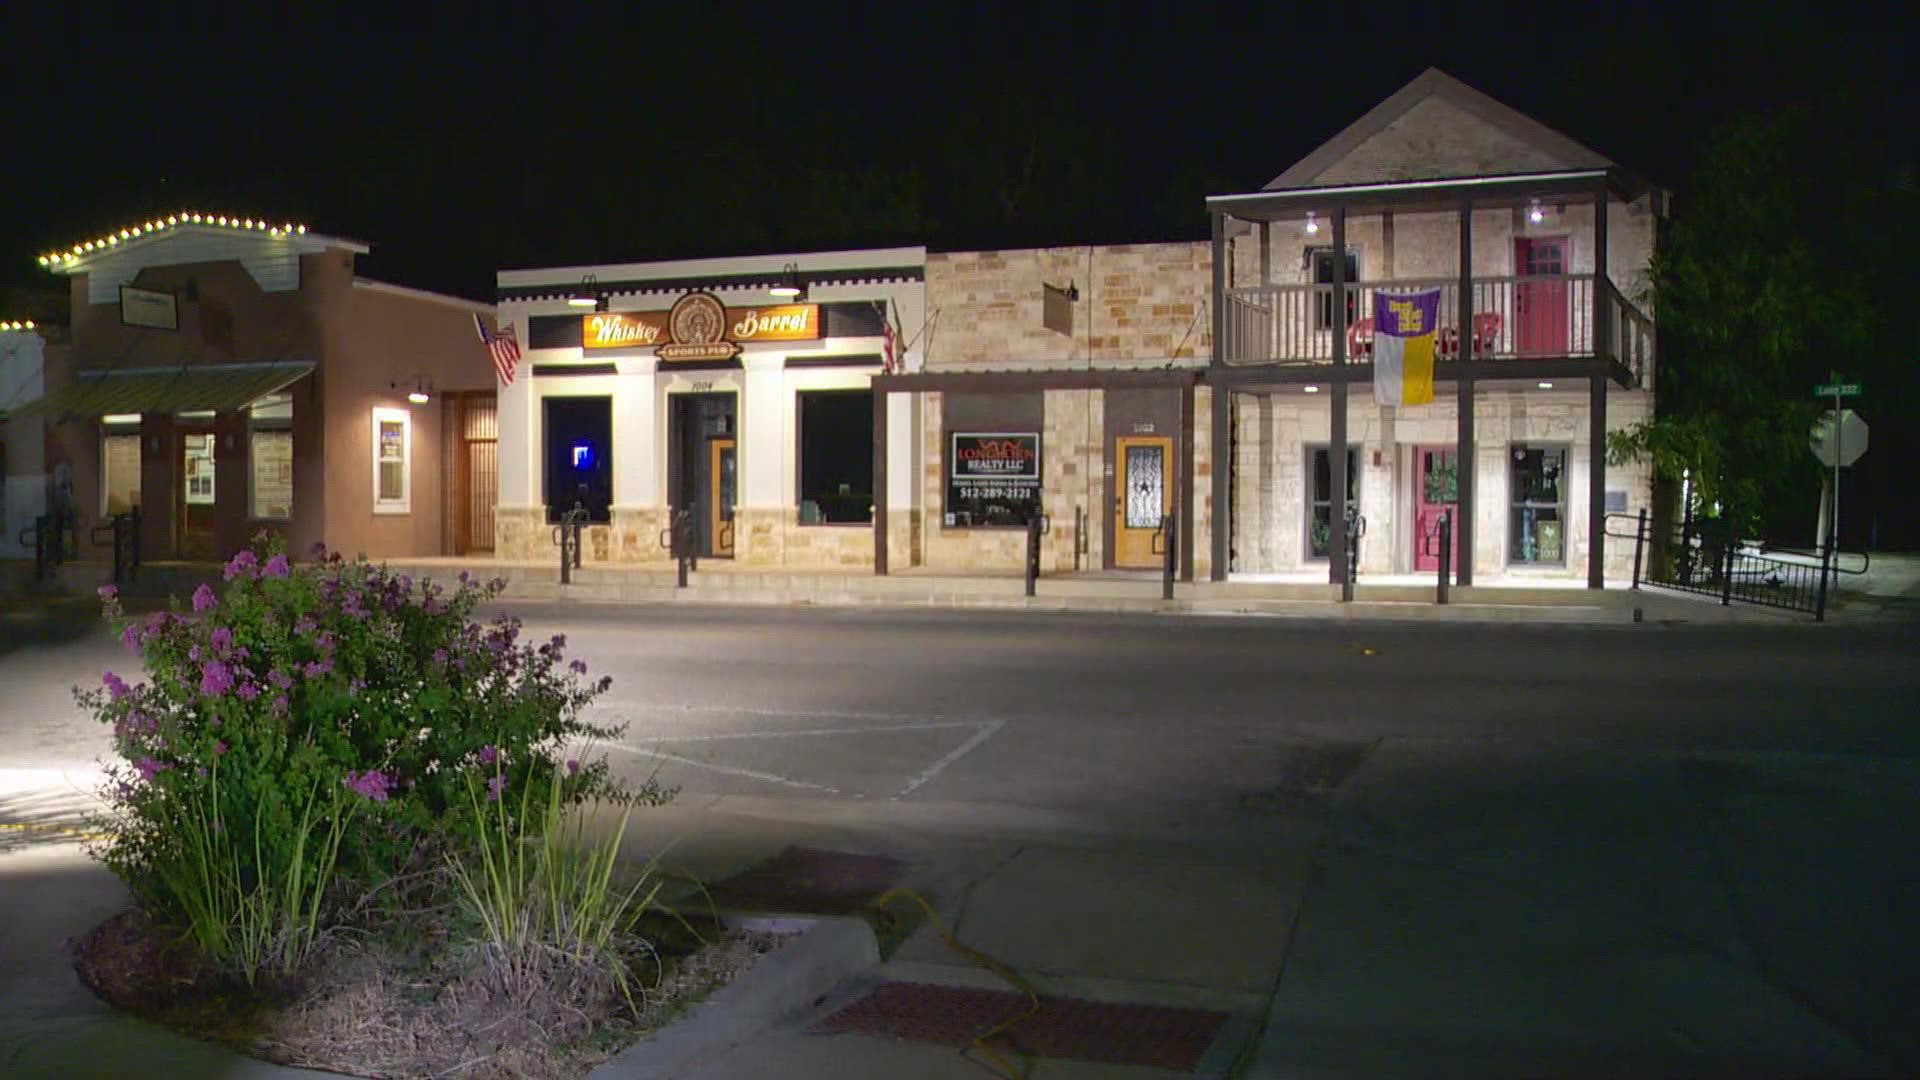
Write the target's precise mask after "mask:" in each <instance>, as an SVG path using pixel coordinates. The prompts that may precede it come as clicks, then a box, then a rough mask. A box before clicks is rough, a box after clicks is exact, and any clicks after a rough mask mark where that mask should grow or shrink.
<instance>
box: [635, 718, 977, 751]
mask: <svg viewBox="0 0 1920 1080" xmlns="http://www.w3.org/2000/svg"><path fill="white" fill-rule="evenodd" d="M979 726H981V722H980V721H978V720H941V721H937V722H935V723H931V724H883V725H879V726H876V727H836V728H803V729H800V730H796V731H735V732H729V733H727V734H724V735H661V736H659V737H658V738H652V739H637V740H635V741H634V742H633V743H632V744H631V745H634V746H655V745H658V744H660V743H699V742H721V741H723V740H729V739H779V738H784V737H786V736H788V735H796V736H797V735H865V734H868V733H869V732H875V731H933V730H935V729H938V728H956V727H970V728H977V727H979Z"/></svg>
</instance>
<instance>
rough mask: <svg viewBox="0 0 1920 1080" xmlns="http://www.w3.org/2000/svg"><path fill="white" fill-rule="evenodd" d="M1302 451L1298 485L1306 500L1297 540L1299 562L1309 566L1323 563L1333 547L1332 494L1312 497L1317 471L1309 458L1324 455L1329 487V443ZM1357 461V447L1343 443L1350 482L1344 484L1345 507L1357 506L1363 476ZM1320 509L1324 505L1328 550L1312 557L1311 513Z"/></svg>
mask: <svg viewBox="0 0 1920 1080" xmlns="http://www.w3.org/2000/svg"><path fill="white" fill-rule="evenodd" d="M1305 448H1306V453H1305V454H1304V455H1302V462H1303V463H1304V465H1305V469H1306V475H1305V476H1304V477H1303V478H1302V483H1301V485H1300V488H1301V490H1302V491H1304V492H1306V496H1307V497H1306V507H1305V510H1306V518H1305V521H1304V522H1303V525H1304V528H1303V530H1302V533H1301V537H1300V541H1301V547H1300V551H1301V554H1302V556H1303V558H1302V560H1301V561H1302V562H1310V563H1323V562H1326V561H1327V560H1328V559H1329V558H1331V557H1332V554H1331V548H1332V545H1333V539H1332V523H1333V492H1332V491H1328V492H1327V497H1326V498H1325V499H1319V498H1315V497H1314V479H1315V477H1316V476H1318V472H1317V471H1316V470H1315V468H1314V460H1313V459H1314V455H1316V454H1325V455H1327V482H1328V483H1329V484H1331V483H1332V482H1333V444H1331V443H1306V444H1305ZM1360 459H1361V446H1360V444H1359V443H1348V444H1347V461H1348V462H1349V463H1350V464H1349V466H1348V469H1347V473H1348V478H1349V480H1350V483H1348V484H1347V504H1348V505H1350V506H1358V505H1359V503H1360V483H1361V481H1362V480H1363V479H1364V478H1365V476H1366V470H1365V469H1363V468H1361V467H1360ZM1321 506H1325V507H1326V508H1327V523H1328V539H1327V545H1328V548H1329V551H1328V554H1324V555H1316V554H1314V551H1313V512H1314V511H1315V510H1316V509H1318V508H1319V507H1321Z"/></svg>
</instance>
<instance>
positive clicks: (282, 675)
mask: <svg viewBox="0 0 1920 1080" xmlns="http://www.w3.org/2000/svg"><path fill="white" fill-rule="evenodd" d="M267 681H268V682H270V683H272V684H273V685H274V686H275V687H277V688H278V689H281V690H291V689H293V676H291V675H288V674H287V673H286V672H284V671H281V670H280V669H279V668H274V669H273V670H272V671H269V672H267Z"/></svg>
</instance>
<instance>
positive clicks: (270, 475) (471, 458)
mask: <svg viewBox="0 0 1920 1080" xmlns="http://www.w3.org/2000/svg"><path fill="white" fill-rule="evenodd" d="M367 250H368V248H367V245H365V244H363V243H360V242H358V241H354V240H348V239H345V238H342V237H335V236H323V235H320V234H318V233H314V232H309V231H308V230H307V229H306V228H305V227H304V226H301V225H296V224H291V223H281V222H270V221H267V220H264V219H249V218H243V217H233V216H228V215H214V214H201V213H178V214H169V215H167V216H165V217H162V218H155V219H152V220H148V221H144V222H140V223H138V224H134V225H129V226H127V227H126V228H124V229H119V230H116V231H115V232H114V233H112V234H110V235H108V236H104V237H101V238H99V239H96V240H90V241H85V242H82V243H79V244H75V245H72V246H71V247H70V248H68V249H66V250H64V251H60V252H55V253H52V254H49V255H46V256H43V257H42V258H41V260H40V262H41V265H42V266H43V267H45V268H46V269H48V270H49V271H51V272H53V273H56V274H59V275H62V276H65V277H66V278H67V279H68V282H69V285H70V289H71V326H70V328H69V331H68V335H67V341H66V344H65V347H64V348H63V349H62V350H59V351H58V352H54V351H49V352H48V354H47V357H46V361H45V363H44V365H43V371H42V372H41V373H40V374H41V376H42V385H41V386H40V387H39V388H38V389H39V391H40V393H39V395H38V396H35V397H32V398H31V399H29V400H24V401H18V402H10V403H9V412H8V416H7V423H8V426H9V427H10V428H11V427H23V426H25V425H28V424H34V423H44V424H45V425H46V429H47V436H46V440H45V444H46V453H45V460H44V461H43V462H41V463H38V464H39V465H40V468H41V469H43V470H44V471H45V473H46V474H47V475H49V476H59V477H61V478H62V484H63V487H64V488H66V489H67V490H66V491H63V493H62V495H63V498H68V499H70V503H71V505H72V507H73V508H74V510H75V511H76V513H77V515H78V517H79V519H80V520H79V522H78V524H79V525H80V526H81V527H82V528H84V527H85V526H86V525H88V524H90V523H93V522H96V521H100V520H104V519H106V518H108V517H110V516H112V515H115V514H121V513H125V512H127V511H129V510H132V509H134V508H136V507H137V508H138V509H139V511H140V517H141V540H142V554H143V556H144V557H145V558H146V559H149V560H163V559H218V558H224V557H226V556H227V555H229V554H231V553H232V552H233V551H235V550H237V549H238V548H240V547H241V546H243V545H244V544H246V543H247V541H248V540H249V539H250V538H251V537H252V536H253V535H254V534H255V533H256V532H258V531H260V530H262V529H268V530H273V531H278V532H280V533H282V534H283V535H284V536H285V537H286V538H287V541H288V543H289V545H290V546H292V547H294V548H296V549H304V548H305V547H306V546H307V545H309V544H311V543H312V542H314V541H320V540H324V541H325V542H326V543H328V544H329V545H331V546H333V547H336V548H339V549H341V550H345V551H348V552H364V553H366V554H368V555H371V556H375V557H381V556H417V555H441V554H458V553H463V552H466V551H472V550H476V549H485V548H488V547H490V546H491V540H490V533H491V528H492V524H493V495H492V487H493V475H492V473H493V451H494V445H493V440H494V433H493V411H494V405H493V397H494V393H493V392H494V375H493V366H492V364H491V363H490V361H489V359H488V355H487V351H486V349H485V347H484V346H483V344H482V339H481V335H480V327H481V326H483V325H484V326H486V327H488V328H490V327H491V324H492V308H491V306H489V305H482V304H474V303H471V302H469V301H465V300H461V299H458V298H455V297H449V296H442V295H439V294H435V293H427V292H421V291H419V290H414V289H407V288H402V287H399V286H395V285H389V284H385V283H382V282H377V281H372V280H369V279H367V278H364V277H361V276H358V275H357V274H356V273H355V259H356V257H357V256H359V255H361V254H364V253H366V251H367ZM476 320H483V321H482V322H480V323H476Z"/></svg>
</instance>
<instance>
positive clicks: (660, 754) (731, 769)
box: [607, 743, 842, 795]
mask: <svg viewBox="0 0 1920 1080" xmlns="http://www.w3.org/2000/svg"><path fill="white" fill-rule="evenodd" d="M607 745H608V746H610V747H612V748H614V749H616V750H625V751H626V752H627V753H629V754H636V755H648V756H652V757H657V758H660V759H661V760H663V761H674V762H678V763H680V764H682V765H692V766H693V767H695V768H698V769H711V770H712V771H714V772H719V773H728V774H730V775H733V776H744V777H746V778H748V779H750V780H760V781H764V782H766V783H769V784H784V785H786V786H787V787H796V788H802V789H805V790H807V791H824V792H826V793H827V794H829V795H839V794H842V792H841V791H840V789H839V788H833V787H828V786H827V785H825V784H814V783H809V782H808V781H805V780H795V779H793V778H792V777H787V776H779V775H777V774H774V773H770V772H761V771H760V770H758V769H743V768H740V767H738V766H735V765H715V764H714V763H712V762H710V761H700V760H698V759H696V758H690V757H681V756H680V755H679V754H669V753H667V752H665V751H663V750H657V749H654V748H652V747H641V746H625V745H623V744H621V743H608V744H607Z"/></svg>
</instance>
